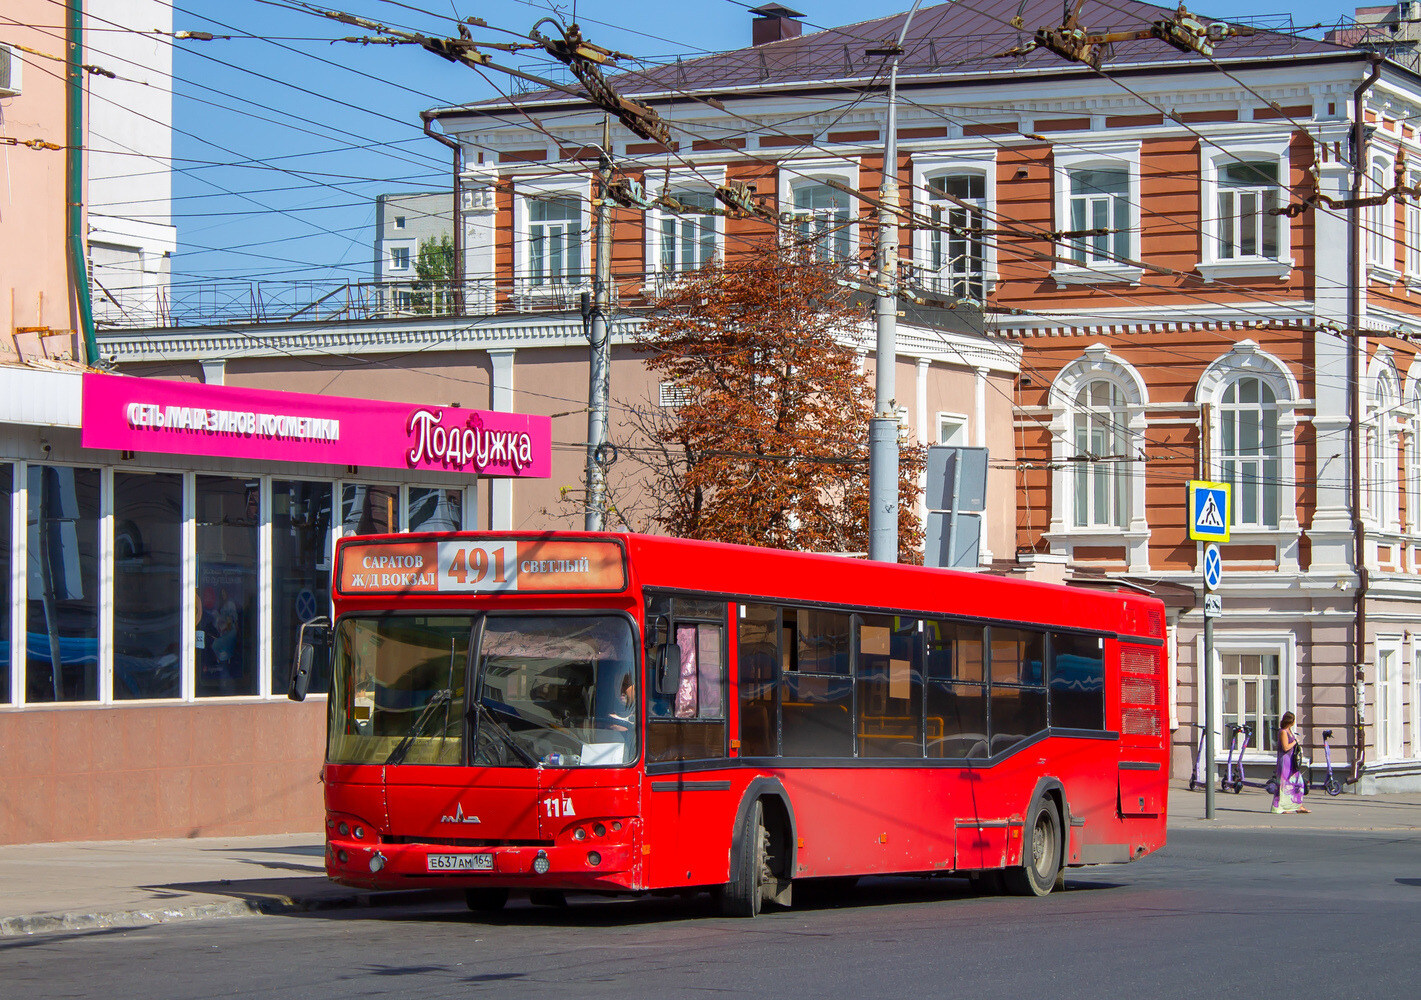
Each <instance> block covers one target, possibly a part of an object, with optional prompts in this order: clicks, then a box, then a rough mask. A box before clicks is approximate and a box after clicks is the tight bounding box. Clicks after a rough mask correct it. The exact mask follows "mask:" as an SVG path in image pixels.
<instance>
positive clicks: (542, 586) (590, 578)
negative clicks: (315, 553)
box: [338, 537, 627, 595]
mask: <svg viewBox="0 0 1421 1000" xmlns="http://www.w3.org/2000/svg"><path fill="white" fill-rule="evenodd" d="M626 586H627V571H626V558H625V554H624V553H623V551H622V547H621V546H620V545H618V544H617V543H616V542H609V541H582V540H574V539H554V540H539V539H521V540H519V539H513V538H481V539H468V538H457V537H451V538H448V539H429V540H423V541H409V542H369V543H362V542H356V543H353V544H350V545H345V546H343V547H342V548H341V554H340V573H339V575H338V587H339V590H340V592H341V593H343V594H349V595H358V594H495V593H518V594H540V593H573V592H589V591H592V592H604V593H605V592H615V591H620V590H625V589H626Z"/></svg>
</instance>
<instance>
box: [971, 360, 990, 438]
mask: <svg viewBox="0 0 1421 1000" xmlns="http://www.w3.org/2000/svg"><path fill="white" fill-rule="evenodd" d="M972 443H973V444H975V445H976V446H977V447H978V448H985V447H987V369H985V368H978V369H977V381H976V383H975V384H974V385H973V407H972Z"/></svg>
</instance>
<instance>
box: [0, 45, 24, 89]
mask: <svg viewBox="0 0 1421 1000" xmlns="http://www.w3.org/2000/svg"><path fill="white" fill-rule="evenodd" d="M19 92H20V54H19V53H18V52H16V51H15V50H14V49H13V48H11V47H10V46H8V45H6V44H4V43H3V42H0V97H14V96H15V95H16V94H18V93H19Z"/></svg>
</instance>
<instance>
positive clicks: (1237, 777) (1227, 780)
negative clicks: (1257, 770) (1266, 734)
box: [1219, 722, 1261, 795]
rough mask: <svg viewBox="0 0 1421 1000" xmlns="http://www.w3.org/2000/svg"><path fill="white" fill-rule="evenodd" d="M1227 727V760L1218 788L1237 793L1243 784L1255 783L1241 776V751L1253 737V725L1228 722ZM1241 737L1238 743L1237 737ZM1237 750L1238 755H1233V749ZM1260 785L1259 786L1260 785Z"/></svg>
mask: <svg viewBox="0 0 1421 1000" xmlns="http://www.w3.org/2000/svg"><path fill="white" fill-rule="evenodd" d="M1228 729H1229V760H1228V764H1227V765H1226V766H1225V767H1224V780H1223V781H1222V782H1220V783H1219V788H1220V789H1221V790H1223V791H1225V792H1233V793H1234V794H1235V795H1237V794H1238V793H1239V792H1241V791H1243V786H1244V785H1256V784H1257V782H1252V781H1246V780H1245V779H1244V777H1243V752H1244V751H1245V750H1247V749H1248V742H1249V740H1251V739H1252V738H1253V727H1252V726H1250V725H1249V724H1248V723H1246V722H1245V723H1242V724H1240V723H1237V722H1230V723H1229V725H1228ZM1240 736H1242V737H1243V741H1242V745H1240V742H1239V737H1240ZM1235 750H1237V751H1238V756H1237V757H1235V756H1234V751H1235ZM1260 787H1261V786H1260Z"/></svg>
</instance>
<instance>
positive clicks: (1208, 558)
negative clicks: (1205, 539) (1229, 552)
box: [1204, 542, 1224, 590]
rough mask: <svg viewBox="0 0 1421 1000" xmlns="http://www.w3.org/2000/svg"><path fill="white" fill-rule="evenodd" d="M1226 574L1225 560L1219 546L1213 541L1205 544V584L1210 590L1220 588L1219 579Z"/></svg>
mask: <svg viewBox="0 0 1421 1000" xmlns="http://www.w3.org/2000/svg"><path fill="white" fill-rule="evenodd" d="M1223 576H1224V560H1223V558H1222V557H1221V556H1220V555H1219V547H1218V546H1217V545H1215V544H1214V543H1213V542H1210V543H1209V544H1208V545H1206V546H1204V586H1205V587H1208V588H1209V589H1210V590H1218V589H1219V581H1220V580H1221V579H1223Z"/></svg>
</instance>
